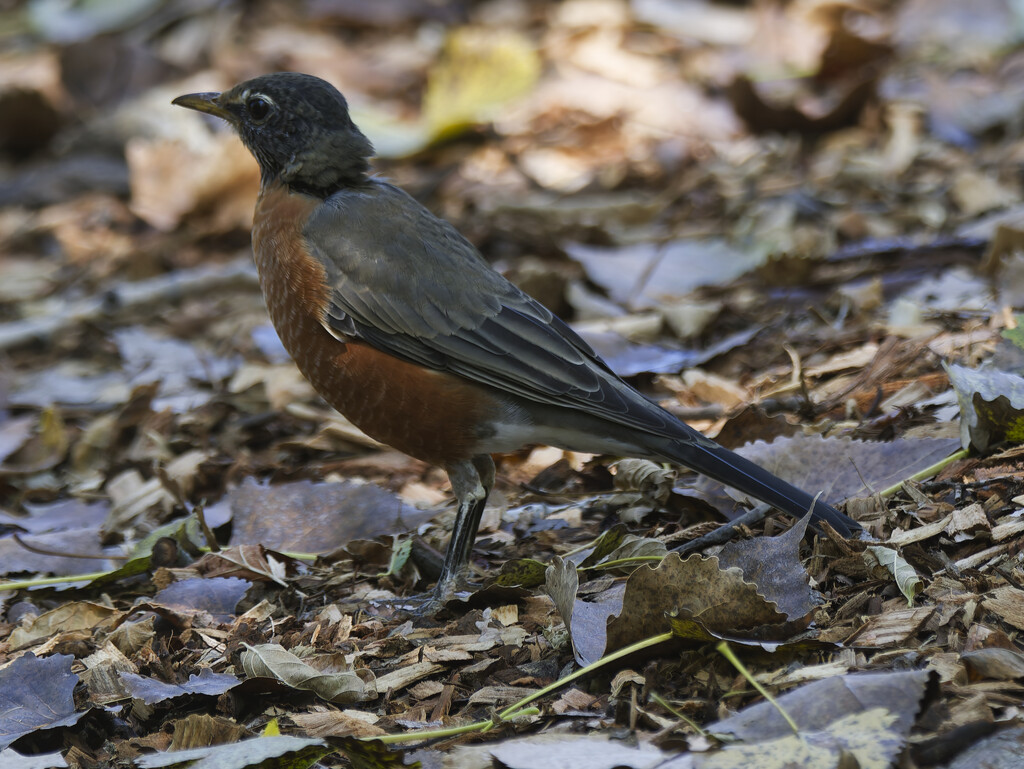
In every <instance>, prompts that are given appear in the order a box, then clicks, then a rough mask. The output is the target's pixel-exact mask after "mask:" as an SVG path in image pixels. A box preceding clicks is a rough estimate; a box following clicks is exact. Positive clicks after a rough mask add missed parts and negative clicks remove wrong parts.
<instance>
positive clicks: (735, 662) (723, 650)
mask: <svg viewBox="0 0 1024 769" xmlns="http://www.w3.org/2000/svg"><path fill="white" fill-rule="evenodd" d="M715 648H716V649H717V650H718V653H719V654H721V655H722V656H723V657H725V658H726V659H727V660H729V662H731V663H732V666H733V667H734V668H736V669H737V670H738V671H740V675H742V676H743V677H744V678H745V679H747V681H749V682H750V685H751V686H753V687H754V688H755V689H757V691H758V692H759V693H760V695H761V696H762V697H764V698H765V699H766V700H767V701H768V702H770V703H771V704H772V706H773V707H774V708H775V709H776V710H777V711H779V713H780V714H782V717H783V718H785V719H786V723H787V724H789V728H790V729H792V730H793V734H800V727H798V726H797V725H796V721H794V720H793V719H792V718H791V717H790V715H789V713H787V712H786V711H785V710H784V709H783V708H782V706H781V705H779V703H778V701H777V700H776V699H775V698H774V697H772V695H770V694H769V693H768V690H767V689H765V688H764V687H763V686H761V684H760V683H759V682H758V681H755V680H754V676H752V675H751V674H750V671H749V670H747V668H746V666H745V665H744V664H743V663H742V662H740V659H739V657H737V656H736V655H735V654H734V653H733V650H732V649H731V648H729V644H728V643H726V642H725V641H721V642H720V643H719V644H718V646H716V647H715Z"/></svg>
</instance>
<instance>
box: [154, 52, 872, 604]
mask: <svg viewBox="0 0 1024 769" xmlns="http://www.w3.org/2000/svg"><path fill="white" fill-rule="evenodd" d="M172 104H175V105H178V106H181V107H186V108H189V109H193V110H198V111H199V112H203V113H207V114H209V115H213V116H216V117H218V118H222V119H223V120H225V121H227V123H229V124H230V125H231V126H232V127H233V128H234V129H235V130H236V131H237V133H238V135H239V137H240V138H241V141H242V143H243V144H244V145H245V147H246V148H247V149H248V150H249V151H250V152H251V153H252V155H253V156H254V157H255V159H256V162H257V163H258V164H259V169H260V192H259V197H258V199H257V203H256V209H255V213H254V217H253V227H252V244H253V255H254V258H255V262H256V266H257V269H258V272H259V282H260V286H261V289H262V292H263V296H264V298H265V301H266V306H267V310H268V312H269V315H270V318H271V321H272V323H273V325H274V328H275V329H276V331H277V333H278V335H279V336H280V338H281V341H282V342H283V344H284V347H285V348H286V349H287V351H288V352H289V354H290V355H291V357H292V358H293V359H294V361H295V363H296V364H297V365H298V368H299V369H300V371H301V372H302V373H303V374H304V375H305V377H306V378H307V379H308V380H309V381H310V383H311V384H312V385H313V387H314V389H315V390H316V391H317V392H318V393H319V394H320V395H321V396H322V397H323V398H324V400H326V402H327V403H328V404H330V405H331V406H332V407H333V408H335V409H336V410H337V411H339V412H340V413H341V414H343V415H344V416H345V417H347V418H348V419H349V420H350V421H351V422H352V423H354V424H355V425H356V426H357V427H359V428H360V429H361V430H363V432H365V433H366V434H367V435H369V436H371V437H373V438H375V439H376V440H378V441H380V442H381V443H385V444H387V445H389V446H391V447H393V448H395V449H398V450H399V451H402V452H404V453H406V454H408V455H410V456H412V457H415V458H417V459H420V460H423V461H425V462H428V463H430V464H433V465H438V466H440V467H442V468H443V469H444V470H445V471H446V472H447V473H448V477H449V481H450V483H451V487H452V491H453V493H454V496H455V498H456V502H457V511H456V518H455V522H454V524H453V528H452V534H451V538H450V540H449V544H448V547H447V550H446V552H445V556H444V561H443V563H442V567H441V574H440V577H439V579H438V581H437V583H436V585H435V588H434V591H433V593H432V594H431V595H432V600H433V602H434V603H437V602H439V601H444V600H446V599H447V598H450V597H451V596H453V595H455V594H456V593H457V592H458V589H459V586H460V584H463V583H464V581H465V576H466V572H467V570H468V564H469V561H470V556H471V551H472V547H473V543H474V540H475V538H476V534H477V530H478V528H479V525H480V518H481V515H482V513H483V510H484V505H485V503H486V500H487V496H488V494H489V492H490V490H491V488H492V487H493V485H494V479H495V466H494V461H493V458H492V455H493V454H498V453H505V452H511V451H516V450H519V449H521V448H523V447H524V446H527V445H549V446H555V447H560V448H563V449H566V450H570V451H577V452H586V453H591V454H602V455H613V456H625V457H637V458H647V459H650V460H653V461H656V462H661V463H673V464H676V465H682V466H685V467H688V468H690V469H692V470H696V471H698V472H700V473H703V474H704V475H706V476H709V477H710V478H713V479H714V480H717V481H719V482H721V483H723V484H725V485H726V486H730V487H734V488H735V489H738V490H739V491H741V492H743V493H744V494H746V495H748V496H750V497H754V498H756V499H759V500H761V501H763V502H766V503H768V504H769V505H771V506H774V507H776V508H778V509H780V510H782V511H783V512H785V513H788V514H790V515H793V516H796V517H802V516H804V515H806V514H808V513H809V514H810V515H811V516H812V519H813V520H814V521H827V522H828V524H829V525H830V526H832V527H833V528H834V529H835V530H836V531H837V532H838V533H840V534H842V535H844V536H848V537H849V536H853V535H854V534H855V533H856V532H858V531H859V530H860V529H861V527H860V525H859V524H858V523H857V522H856V521H854V520H853V519H852V518H849V517H848V516H846V515H844V514H842V513H840V512H839V511H838V510H836V509H835V508H834V507H832V506H831V505H829V504H826V503H825V502H824V501H822V500H821V499H820V496H819V497H817V498H816V497H812V496H811V495H810V494H808V493H807V492H806V491H802V490H800V489H798V488H796V487H795V486H793V485H791V484H790V483H788V482H786V481H784V480H782V479H780V478H778V477H776V476H775V475H773V474H772V473H770V472H768V471H767V470H764V469H763V468H761V467H760V466H758V465H756V464H754V463H753V462H751V461H749V460H747V459H745V458H743V457H741V456H739V455H738V454H735V453H734V452H732V451H730V450H728V449H726V448H724V447H722V446H720V445H718V444H717V443H715V442H714V441H713V440H711V439H709V438H707V437H705V436H704V435H702V434H701V433H699V432H697V431H696V430H694V429H693V428H691V427H689V426H688V425H686V424H685V423H684V422H682V421H681V420H679V419H678V418H676V417H675V416H673V415H672V414H670V413H669V412H668V411H666V410H665V409H663V408H661V407H660V406H659V405H657V404H656V403H654V402H653V401H652V400H649V399H648V398H646V397H644V396H643V395H642V394H641V393H640V392H638V391H637V390H636V389H634V388H633V387H632V386H630V385H629V384H627V383H626V382H625V381H623V380H622V379H621V378H620V377H619V376H617V375H616V374H615V373H614V372H613V371H612V369H611V368H610V367H609V366H608V364H607V363H605V361H604V360H602V359H601V358H600V357H599V356H598V355H597V354H596V353H595V352H594V350H593V349H592V348H591V347H590V345H588V344H587V342H585V341H584V340H583V339H582V338H581V337H580V336H579V335H577V334H576V332H574V331H573V330H572V329H571V328H570V327H569V326H568V325H567V324H566V323H565V322H563V321H562V320H560V319H559V318H558V317H557V316H556V315H554V314H553V313H552V312H551V311H550V310H549V309H547V308H546V307H544V306H543V305H542V304H540V303H539V302H537V301H536V300H535V299H533V298H532V297H530V296H529V295H527V294H526V293H524V292H523V291H522V290H520V289H519V288H518V287H516V286H515V285H514V284H513V283H512V282H510V281H509V280H507V279H506V278H505V277H504V276H502V275H501V274H500V273H499V272H497V271H496V270H495V269H494V268H493V267H492V266H491V265H490V264H489V263H488V262H487V261H486V259H485V258H484V257H483V256H482V255H481V253H480V252H479V251H478V250H477V249H476V248H475V247H474V246H473V245H472V244H471V243H470V242H469V241H468V240H467V239H466V238H465V237H463V236H462V235H461V234H460V233H459V232H458V230H456V228H455V227H454V226H452V225H451V224H450V223H449V222H447V221H445V220H443V219H441V218H439V217H437V216H435V215H434V214H433V213H431V212H430V211H429V210H428V209H427V208H426V207H425V206H423V205H421V204H420V203H419V202H417V201H416V200H415V199H414V198H413V197H411V196H410V195H409V194H407V193H406V192H404V191H403V190H401V189H400V188H398V187H396V186H394V185H393V184H391V183H389V182H388V181H387V180H386V179H384V178H381V177H379V176H377V175H376V174H375V173H373V172H372V168H371V163H370V161H371V158H372V157H373V152H374V151H373V147H372V144H371V142H370V141H369V140H368V139H367V138H366V136H365V135H364V134H363V133H362V132H361V131H360V130H359V128H358V127H357V126H356V125H355V123H354V122H353V120H352V118H351V115H350V113H349V109H348V103H347V102H346V100H345V98H344V96H343V95H342V94H341V93H340V92H339V91H338V90H337V89H336V88H335V87H334V86H333V85H331V84H330V83H328V82H327V81H325V80H322V79H320V78H318V77H315V76H312V75H306V74H301V73H296V72H278V73H273V74H267V75H262V76H259V77H256V78H253V79H251V80H246V81H245V82H242V83H239V84H238V85H236V86H234V87H233V88H231V89H229V90H227V91H224V92H220V93H217V92H209V93H191V94H186V95H183V96H179V97H178V98H176V99H174V100H173V102H172Z"/></svg>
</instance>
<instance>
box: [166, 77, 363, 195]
mask: <svg viewBox="0 0 1024 769" xmlns="http://www.w3.org/2000/svg"><path fill="white" fill-rule="evenodd" d="M172 104H177V105H178V106H181V107H188V108H189V109H194V110H198V111H200V112H205V113H207V114H210V115H216V116H217V117H219V118H223V119H224V120H226V121H228V122H229V123H230V124H231V125H232V126H234V128H235V130H237V131H238V135H239V136H240V137H241V138H242V142H243V143H244V144H245V146H246V147H248V148H249V151H250V152H252V154H253V155H254V156H255V157H256V160H257V162H258V163H259V164H260V171H261V174H262V176H263V179H264V182H267V181H270V180H274V179H280V180H281V181H283V182H284V183H285V184H287V185H288V186H289V187H292V188H293V189H296V190H300V191H302V192H307V193H311V194H315V195H320V196H322V197H326V196H327V195H330V194H331V193H332V192H334V191H336V190H338V189H340V188H342V187H346V186H351V185H355V184H359V183H361V182H363V181H364V180H365V179H366V174H367V172H368V171H369V169H370V163H369V159H370V157H371V156H372V155H373V146H372V145H371V144H370V141H369V139H367V138H366V137H365V136H364V135H363V134H362V132H361V131H360V130H359V129H358V128H357V127H356V125H355V123H353V122H352V118H351V117H350V116H349V114H348V103H347V102H346V101H345V97H344V96H342V95H341V93H340V92H339V91H338V89H336V88H335V87H334V86H332V85H331V84H330V83H328V82H327V81H326V80H321V79H320V78H318V77H313V76H312V75H302V74H299V73H297V72H278V73H275V74H272V75H262V76H260V77H256V78H253V79H252V80H246V81H245V82H244V83H239V84H238V85H236V86H235V87H234V88H232V89H230V90H228V91H224V92H223V93H190V94H186V95H185V96H179V97H178V98H177V99H175V100H174V101H173V102H172Z"/></svg>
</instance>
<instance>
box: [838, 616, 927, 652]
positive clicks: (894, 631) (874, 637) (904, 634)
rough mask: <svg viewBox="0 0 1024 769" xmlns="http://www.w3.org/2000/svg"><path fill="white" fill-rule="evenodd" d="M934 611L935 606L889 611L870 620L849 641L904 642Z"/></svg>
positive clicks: (869, 643)
mask: <svg viewBox="0 0 1024 769" xmlns="http://www.w3.org/2000/svg"><path fill="white" fill-rule="evenodd" d="M934 613H935V607H934V606H922V607H920V608H917V609H899V610H896V611H888V612H886V613H885V614H881V615H879V616H877V617H872V618H871V619H870V620H868V622H867V624H865V625H864V626H863V627H862V628H861V629H860V630H859V631H858V632H856V633H854V637H853V638H851V639H850V640H849V641H847V643H849V644H852V645H855V646H873V647H881V646H893V645H895V644H898V643H902V642H904V641H906V640H907V639H908V638H910V636H912V635H913V634H914V633H916V632H917V631H918V630H919V629H920V628H921V626H922V625H923V624H924V623H925V622H927V621H928V618H929V617H931V616H932V614H934Z"/></svg>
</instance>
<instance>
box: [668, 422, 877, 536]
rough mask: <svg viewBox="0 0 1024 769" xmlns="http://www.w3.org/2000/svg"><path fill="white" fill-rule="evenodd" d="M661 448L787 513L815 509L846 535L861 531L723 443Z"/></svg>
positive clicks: (815, 513) (819, 517)
mask: <svg viewBox="0 0 1024 769" xmlns="http://www.w3.org/2000/svg"><path fill="white" fill-rule="evenodd" d="M659 449H661V450H660V451H659V453H661V454H663V455H664V456H665V458H666V459H669V460H671V461H672V462H677V463H679V464H681V465H685V466H686V467H689V468H691V469H693V470H696V471H697V472H700V473H703V474H704V475H706V476H708V477H709V478H713V479H714V480H716V481H718V482H719V483H723V484H725V485H726V486H731V487H733V488H735V489H738V490H739V491H742V492H743V493H744V494H749V495H750V496H752V497H754V498H756V499H759V500H761V501H763V502H767V503H768V504H770V505H772V506H774V507H777V508H778V509H779V510H782V511H783V512H785V513H788V514H790V515H793V516H796V517H798V518H802V517H803V516H805V515H807V512H808V511H811V516H812V519H813V520H817V521H828V524H829V525H830V526H831V527H832V528H833V529H835V530H836V531H838V532H839V533H840V534H842V535H843V536H845V537H849V536H851V535H853V534H854V533H855V532H858V531H861V526H860V524H859V523H857V522H856V521H855V520H853V519H852V518H850V517H849V516H846V515H843V514H842V513H840V512H839V511H838V510H836V509H835V508H834V507H832V506H831V505H829V504H827V503H826V502H824V501H822V500H821V498H820V497H819V498H818V499H817V500H815V498H814V497H813V496H812V495H810V494H808V493H807V492H806V491H802V490H801V489H798V488H797V487H796V486H793V485H792V484H790V483H787V482H786V481H784V480H782V479H781V478H779V477H777V476H775V475H773V474H772V473H770V472H768V471H767V470H765V469H764V468H763V467H760V466H758V465H755V464H754V463H753V462H751V461H750V460H749V459H744V458H743V457H741V456H740V455H739V454H736V453H735V452H732V451H729V450H728V449H726V448H723V447H722V446H718V445H717V444H713V443H710V442H708V443H706V444H705V443H695V442H694V443H691V442H688V441H687V442H684V441H672V442H671V443H670V444H668V445H662V446H660V447H659ZM812 506H813V510H811V508H812Z"/></svg>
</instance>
